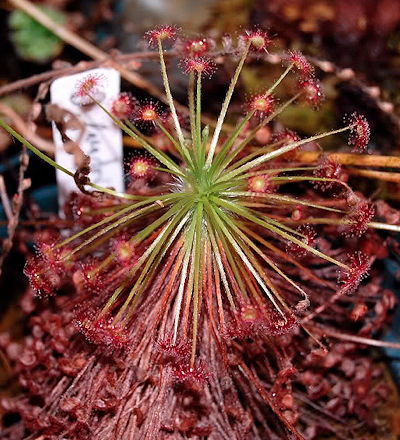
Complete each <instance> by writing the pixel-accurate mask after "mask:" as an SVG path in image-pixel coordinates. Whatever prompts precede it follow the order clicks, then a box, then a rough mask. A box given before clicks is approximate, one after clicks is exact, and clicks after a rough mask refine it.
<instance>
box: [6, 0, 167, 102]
mask: <svg viewBox="0 0 400 440" xmlns="http://www.w3.org/2000/svg"><path fill="white" fill-rule="evenodd" d="M9 2H10V3H11V4H12V5H13V6H14V7H15V8H18V9H20V10H21V11H24V12H25V13H26V14H28V15H29V16H31V17H32V18H33V19H34V20H36V21H38V22H39V23H40V24H41V25H42V26H44V27H46V28H47V29H49V30H50V31H51V32H53V33H54V34H55V35H57V36H58V37H59V38H60V39H62V40H63V41H65V42H66V43H68V44H70V45H71V46H73V47H75V48H76V49H78V50H80V51H81V52H82V53H84V54H85V55H87V56H89V57H90V58H93V59H94V60H98V61H105V60H107V61H108V64H109V66H110V67H113V68H114V69H116V70H118V71H119V73H120V74H121V76H122V77H123V78H124V79H126V80H127V81H129V82H131V83H132V84H134V85H135V86H136V87H139V88H141V89H143V90H145V91H147V92H148V93H150V94H151V95H153V96H155V97H156V98H158V99H161V100H164V94H163V93H162V92H161V91H160V90H159V89H158V88H157V87H155V86H154V85H153V84H152V83H150V82H149V81H147V80H146V79H144V78H143V77H142V76H141V75H139V74H138V73H136V72H132V71H131V70H128V69H127V68H126V67H125V66H123V65H121V64H120V63H118V62H116V61H115V60H114V59H112V58H111V57H110V56H109V55H108V54H107V53H106V52H104V51H102V50H101V49H99V48H98V47H96V46H95V45H93V44H92V43H90V42H89V41H86V40H85V39H83V38H82V37H80V36H79V35H77V34H75V33H74V32H71V31H70V30H69V29H67V28H66V27H64V26H61V25H60V24H59V23H56V22H55V21H53V20H52V19H51V18H50V17H49V16H48V15H46V14H45V13H44V12H43V11H41V10H40V9H39V8H38V7H37V6H35V5H34V4H33V3H31V2H30V1H28V0H9Z"/></svg>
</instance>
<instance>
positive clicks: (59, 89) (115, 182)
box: [50, 68, 124, 213]
mask: <svg viewBox="0 0 400 440" xmlns="http://www.w3.org/2000/svg"><path fill="white" fill-rule="evenodd" d="M88 75H90V76H91V77H94V78H100V80H101V82H102V83H103V86H102V88H101V93H100V94H99V95H98V96H96V99H97V100H98V101H99V102H101V104H102V105H104V106H105V107H106V108H109V107H110V104H111V102H112V101H113V99H115V98H116V97H117V96H118V94H119V92H120V83H121V80H120V75H119V73H118V72H117V71H116V70H114V69H109V68H99V69H93V70H88V71H86V72H82V73H78V74H76V75H70V76H65V77H62V78H59V79H57V80H55V81H54V82H53V83H52V85H51V87H50V95H51V102H52V104H56V105H58V106H59V107H61V108H62V109H65V110H67V111H70V112H71V113H73V114H74V115H76V116H77V117H78V118H79V121H80V122H82V127H83V131H82V127H81V128H80V129H77V128H75V127H74V128H73V129H72V128H69V129H67V130H66V131H65V134H66V135H67V136H68V138H69V139H71V140H72V141H75V142H78V141H79V145H80V147H81V149H82V150H83V152H84V153H85V154H87V155H88V156H89V157H90V167H91V172H90V174H89V178H90V180H91V181H92V182H93V183H96V184H97V185H101V186H103V187H107V188H113V189H115V190H116V191H119V192H121V191H123V190H124V177H123V153H122V133H121V130H120V128H119V127H118V126H117V125H116V124H115V123H114V122H113V121H112V119H111V118H110V117H109V116H108V115H107V113H106V112H104V110H102V109H101V108H100V107H99V106H98V105H96V104H89V105H82V103H81V102H79V99H76V89H77V84H79V83H80V82H81V81H82V80H84V79H85V78H87V77H88ZM53 139H54V144H55V147H56V151H55V158H56V161H57V162H58V163H59V164H60V165H62V166H63V167H65V168H67V169H69V170H71V171H73V172H74V171H76V168H77V166H76V163H75V158H74V155H73V154H70V153H68V152H66V151H65V149H64V147H63V141H62V138H61V134H60V132H59V130H58V129H57V127H56V124H54V123H53ZM56 174H57V184H58V202H59V209H60V213H62V211H63V206H64V203H65V201H66V199H67V198H68V196H69V195H70V194H71V192H73V191H77V187H76V184H75V182H74V179H73V178H71V177H70V176H68V175H66V174H64V173H63V172H61V171H59V170H57V172H56Z"/></svg>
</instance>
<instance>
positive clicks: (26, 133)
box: [0, 104, 54, 154]
mask: <svg viewBox="0 0 400 440" xmlns="http://www.w3.org/2000/svg"><path fill="white" fill-rule="evenodd" d="M0 114H3V115H4V116H6V117H8V118H9V119H11V121H12V125H13V126H14V127H15V128H16V130H17V131H18V132H19V133H21V135H22V136H23V137H24V138H26V139H27V140H28V141H29V142H31V143H32V144H34V145H36V147H37V148H39V149H40V150H42V151H45V152H46V153H51V154H54V144H53V143H52V142H49V141H46V140H45V139H43V138H42V137H40V136H38V135H37V134H36V133H35V131H34V130H33V126H32V123H26V122H25V121H24V120H23V119H22V118H21V116H19V114H18V113H16V112H15V111H14V110H13V109H12V108H10V107H8V106H7V105H5V104H0Z"/></svg>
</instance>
